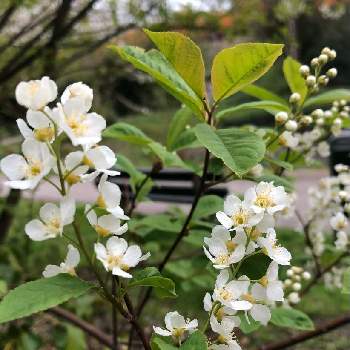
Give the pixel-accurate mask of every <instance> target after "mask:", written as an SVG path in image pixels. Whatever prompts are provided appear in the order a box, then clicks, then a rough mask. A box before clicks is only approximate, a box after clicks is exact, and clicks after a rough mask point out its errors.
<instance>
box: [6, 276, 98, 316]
mask: <svg viewBox="0 0 350 350" xmlns="http://www.w3.org/2000/svg"><path fill="white" fill-rule="evenodd" d="M90 288H92V285H91V284H90V283H87V282H84V281H82V280H80V279H79V278H76V277H72V276H70V275H67V274H60V275H58V276H55V277H51V278H42V279H39V280H36V281H32V282H28V283H24V284H22V285H21V286H19V287H17V288H15V289H13V290H11V291H10V292H9V293H8V294H7V295H6V296H5V297H4V299H3V300H2V301H1V302H0V323H4V322H9V321H12V320H16V319H18V318H22V317H26V316H29V315H31V314H34V313H37V312H39V311H43V310H47V309H49V308H51V307H54V306H56V305H59V304H62V303H64V302H66V301H67V300H69V299H71V298H76V297H79V296H80V295H82V294H84V293H86V292H87V291H88V290H89V289H90Z"/></svg>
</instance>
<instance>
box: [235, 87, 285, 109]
mask: <svg viewBox="0 0 350 350" xmlns="http://www.w3.org/2000/svg"><path fill="white" fill-rule="evenodd" d="M241 91H242V92H243V93H244V94H246V95H248V96H252V97H255V98H257V99H259V100H268V101H274V102H277V103H281V104H283V105H285V106H287V107H288V102H287V101H286V100H284V99H283V98H282V97H279V96H278V95H276V94H274V93H273V92H271V91H269V90H267V89H265V88H263V87H261V86H258V85H254V84H251V85H248V86H246V87H245V88H244V89H242V90H241Z"/></svg>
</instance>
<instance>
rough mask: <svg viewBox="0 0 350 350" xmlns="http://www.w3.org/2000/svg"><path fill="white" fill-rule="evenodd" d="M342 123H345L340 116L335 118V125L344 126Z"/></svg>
mask: <svg viewBox="0 0 350 350" xmlns="http://www.w3.org/2000/svg"><path fill="white" fill-rule="evenodd" d="M342 124H343V122H342V120H341V119H340V118H335V119H334V120H333V125H335V126H342Z"/></svg>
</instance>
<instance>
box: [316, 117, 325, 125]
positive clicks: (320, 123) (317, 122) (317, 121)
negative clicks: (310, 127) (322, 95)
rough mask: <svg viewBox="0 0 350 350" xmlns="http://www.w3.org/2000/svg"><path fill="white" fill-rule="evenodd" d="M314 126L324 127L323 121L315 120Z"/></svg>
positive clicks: (320, 119)
mask: <svg viewBox="0 0 350 350" xmlns="http://www.w3.org/2000/svg"><path fill="white" fill-rule="evenodd" d="M316 125H317V126H323V125H324V119H323V118H318V119H316Z"/></svg>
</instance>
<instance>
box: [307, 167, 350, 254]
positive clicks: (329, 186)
mask: <svg viewBox="0 0 350 350" xmlns="http://www.w3.org/2000/svg"><path fill="white" fill-rule="evenodd" d="M335 171H336V172H337V176H333V177H327V178H323V179H322V180H321V181H320V182H319V183H318V185H317V186H316V187H313V188H310V190H309V197H310V204H311V208H310V220H309V223H310V224H309V233H310V236H311V237H310V238H311V240H312V242H313V246H314V249H315V253H316V255H321V254H322V253H323V251H324V249H325V247H324V244H325V237H326V236H329V237H330V238H331V241H332V242H334V245H335V248H336V249H337V250H341V251H344V250H346V249H347V248H348V247H349V243H350V241H349V235H350V225H349V213H350V171H349V167H348V166H347V165H343V164H338V165H336V166H335ZM316 248H317V250H316Z"/></svg>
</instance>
